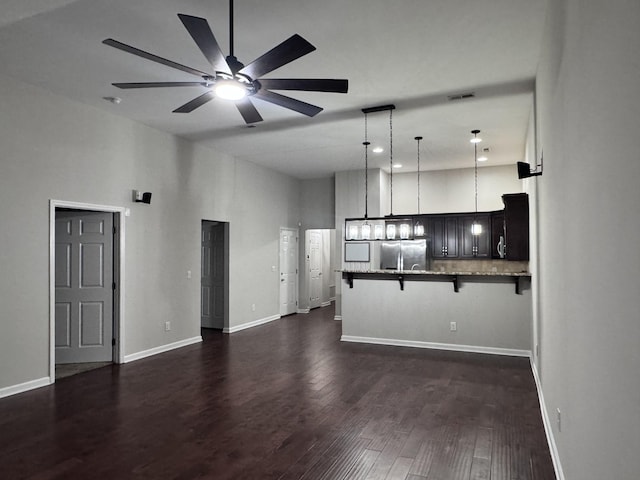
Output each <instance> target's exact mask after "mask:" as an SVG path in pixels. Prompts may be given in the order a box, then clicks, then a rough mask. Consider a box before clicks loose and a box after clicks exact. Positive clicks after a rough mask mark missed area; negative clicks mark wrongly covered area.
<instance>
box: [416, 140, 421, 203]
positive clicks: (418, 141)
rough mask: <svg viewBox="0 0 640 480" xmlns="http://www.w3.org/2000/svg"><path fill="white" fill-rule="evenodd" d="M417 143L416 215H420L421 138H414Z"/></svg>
mask: <svg viewBox="0 0 640 480" xmlns="http://www.w3.org/2000/svg"><path fill="white" fill-rule="evenodd" d="M415 139H416V142H417V143H418V215H420V140H422V137H416V138H415Z"/></svg>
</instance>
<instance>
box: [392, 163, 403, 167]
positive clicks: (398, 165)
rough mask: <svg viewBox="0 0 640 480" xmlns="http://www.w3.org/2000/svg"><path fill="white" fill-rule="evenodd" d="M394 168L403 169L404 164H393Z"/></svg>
mask: <svg viewBox="0 0 640 480" xmlns="http://www.w3.org/2000/svg"><path fill="white" fill-rule="evenodd" d="M393 168H402V164H401V163H394V164H393Z"/></svg>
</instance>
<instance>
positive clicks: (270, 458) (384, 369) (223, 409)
mask: <svg viewBox="0 0 640 480" xmlns="http://www.w3.org/2000/svg"><path fill="white" fill-rule="evenodd" d="M340 330H341V324H340V322H336V321H334V320H333V309H332V307H327V308H323V309H318V310H314V311H312V313H310V314H309V315H293V316H290V317H285V318H283V319H281V320H278V321H276V322H273V323H271V324H268V325H264V326H261V327H256V328H253V329H250V330H245V331H242V332H238V333H235V334H233V335H231V336H229V335H222V334H221V333H218V332H213V331H207V332H205V333H204V336H205V341H204V342H203V343H202V344H198V345H193V346H189V347H185V348H182V349H179V350H175V351H172V352H169V353H165V354H162V355H157V356H155V357H150V358H147V359H143V360H139V361H137V362H133V363H130V364H126V365H121V366H118V365H113V366H108V367H105V368H101V369H99V370H94V371H91V372H87V373H83V374H80V375H76V376H73V377H68V378H64V379H62V380H60V381H58V382H56V384H55V385H54V386H51V387H45V388H41V389H38V390H34V391H31V392H27V393H24V394H21V395H16V396H13V397H9V398H5V399H2V400H0V478H2V479H11V480H14V479H20V478H26V479H31V480H36V479H37V480H44V479H118V480H122V479H165V478H166V479H179V480H189V479H196V478H208V479H283V480H284V479H287V480H288V479H309V480H315V479H330V480H337V479H407V480H424V479H432V480H436V479H437V480H457V479H465V480H466V479H491V480H502V479H504V480H516V479H526V480H529V479H531V480H533V479H535V480H541V479H554V478H555V476H554V473H553V466H552V464H551V459H550V456H549V450H548V448H547V445H546V441H545V435H544V431H543V427H542V422H541V418H540V413H539V407H538V400H537V396H536V392H535V386H534V382H533V378H532V375H531V370H530V366H529V362H528V360H527V359H523V358H511V357H498V356H491V355H480V354H467V353H454V352H439V351H430V350H422V349H412V348H401V347H386V346H376V345H360V344H349V343H341V342H340V341H339V338H340Z"/></svg>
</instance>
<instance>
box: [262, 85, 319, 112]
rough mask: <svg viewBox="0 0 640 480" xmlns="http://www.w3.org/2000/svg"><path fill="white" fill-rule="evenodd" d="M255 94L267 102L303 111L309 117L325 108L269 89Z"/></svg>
mask: <svg viewBox="0 0 640 480" xmlns="http://www.w3.org/2000/svg"><path fill="white" fill-rule="evenodd" d="M253 96H254V97H255V98H259V99H260V100H264V101H265V102H270V103H274V104H276V105H280V106H281V107H284V108H288V109H289V110H294V111H296V112H298V113H302V114H303V115H306V116H308V117H313V116H315V115H317V114H318V113H320V112H321V111H322V110H323V109H322V108H320V107H317V106H315V105H311V104H310V103H306V102H302V101H300V100H296V99H295V98H291V97H286V96H284V95H280V94H279V93H274V92H269V91H268V90H259V91H258V92H257V93H255V94H254V95H253Z"/></svg>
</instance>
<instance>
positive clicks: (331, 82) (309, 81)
mask: <svg viewBox="0 0 640 480" xmlns="http://www.w3.org/2000/svg"><path fill="white" fill-rule="evenodd" d="M259 82H260V85H262V88H265V89H267V90H305V91H308V92H333V93H347V90H348V89H349V80H336V79H329V78H318V79H316V78H261V79H260V80H259Z"/></svg>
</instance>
